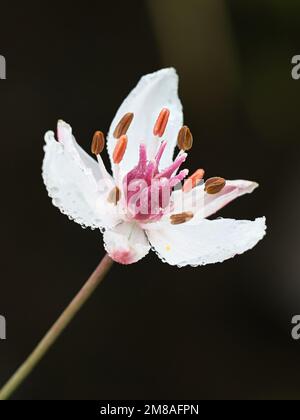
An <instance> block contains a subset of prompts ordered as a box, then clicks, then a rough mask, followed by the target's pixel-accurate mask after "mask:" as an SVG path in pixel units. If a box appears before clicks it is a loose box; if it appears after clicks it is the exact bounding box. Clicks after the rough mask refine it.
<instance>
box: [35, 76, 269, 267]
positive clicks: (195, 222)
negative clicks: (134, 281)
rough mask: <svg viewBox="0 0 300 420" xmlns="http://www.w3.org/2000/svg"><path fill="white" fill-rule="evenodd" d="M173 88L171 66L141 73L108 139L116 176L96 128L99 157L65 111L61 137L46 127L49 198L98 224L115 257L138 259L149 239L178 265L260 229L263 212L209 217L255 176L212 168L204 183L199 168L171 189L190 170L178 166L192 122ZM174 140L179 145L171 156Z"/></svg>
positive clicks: (201, 259)
mask: <svg viewBox="0 0 300 420" xmlns="http://www.w3.org/2000/svg"><path fill="white" fill-rule="evenodd" d="M177 92H178V77H177V74H176V72H175V70H174V69H163V70H161V71H158V72H156V73H153V74H149V75H147V76H144V77H143V78H142V79H141V80H140V82H139V83H138V85H137V87H136V88H135V89H134V90H133V91H132V92H131V93H130V95H129V96H128V97H127V99H126V100H125V101H124V102H123V104H122V105H121V107H120V109H119V110H118V112H117V115H116V117H115V119H114V120H113V122H112V125H111V128H110V131H109V135H108V139H107V148H108V153H109V156H110V160H111V163H112V174H113V176H111V175H110V174H109V173H108V172H107V171H106V169H105V166H104V164H103V162H102V159H101V157H100V153H101V151H102V150H101V149H102V148H103V144H102V143H101V141H102V140H103V139H102V137H101V133H98V137H97V135H96V137H95V139H94V140H95V143H94V145H93V151H94V153H95V154H96V155H97V158H98V161H96V160H95V159H93V158H92V157H90V156H89V155H88V154H87V153H86V152H85V151H83V149H81V147H80V146H79V145H78V144H77V143H76V141H75V138H74V137H73V135H72V129H71V127H70V126H69V125H68V124H66V123H64V122H63V121H59V122H58V130H57V139H58V141H57V140H56V139H55V136H54V133H53V132H48V133H46V136H45V140H46V146H45V159H44V163H43V179H44V182H45V185H46V187H47V190H48V193H49V196H50V197H51V198H52V199H53V204H54V205H55V206H57V207H58V208H59V209H60V210H61V211H62V213H64V214H66V215H68V216H69V218H70V219H73V220H74V221H75V222H77V223H79V224H81V225H82V226H84V227H91V228H92V229H96V228H99V229H100V230H101V232H102V233H103V234H104V246H105V249H106V251H107V252H108V254H109V255H110V256H111V258H113V259H114V260H115V261H117V262H119V263H122V264H131V263H134V262H137V261H139V260H140V259H141V258H143V257H144V256H145V255H146V254H148V252H149V251H150V248H152V249H153V250H155V251H156V252H157V254H158V255H159V257H160V258H161V259H162V260H163V261H165V262H167V263H169V264H171V265H177V266H180V267H182V266H186V265H192V266H198V265H205V264H210V263H216V262H222V261H224V260H227V259H229V258H231V257H234V256H235V255H236V254H242V253H243V252H245V251H247V250H249V249H251V248H253V247H254V246H255V245H256V244H257V242H258V241H260V240H261V239H262V238H263V236H264V235H265V230H266V225H265V218H264V217H263V218H259V219H256V220H255V221H247V220H234V219H216V220H208V219H207V217H209V216H210V215H212V214H214V213H216V212H217V211H218V210H219V209H221V208H222V207H223V206H225V205H226V204H228V203H229V202H230V201H232V200H234V199H235V198H237V197H239V196H241V195H243V194H246V193H251V192H252V191H253V190H254V189H255V188H256V187H257V184H256V183H254V182H250V181H243V180H237V181H226V182H225V181H224V180H222V179H221V178H214V179H211V180H208V181H207V182H206V183H205V184H204V183H203V180H202V178H203V176H204V171H203V170H198V171H197V172H196V173H195V174H194V175H192V177H190V178H189V181H187V182H186V184H185V185H184V188H180V189H178V188H176V190H175V191H174V187H178V184H179V183H180V182H181V181H182V180H183V179H184V178H185V177H186V176H187V173H188V171H187V170H182V171H180V172H178V170H179V167H180V166H181V165H182V164H183V162H185V160H186V158H187V153H185V151H187V150H189V149H190V148H191V145H192V136H191V133H190V131H189V130H188V128H187V127H183V128H182V125H183V114H182V106H181V103H180V100H179V98H178V93H177ZM161 110H162V111H161ZM120 121H121V123H120ZM153 127H155V128H154V130H153ZM178 133H180V134H179V137H178ZM161 137H163V138H164V141H161ZM177 141H178V144H179V146H180V147H181V149H183V150H181V151H180V152H179V154H178V155H177V157H176V159H175V160H174V161H173V156H174V149H175V146H176V143H177ZM97 149H98V150H97Z"/></svg>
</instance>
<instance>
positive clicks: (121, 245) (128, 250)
mask: <svg viewBox="0 0 300 420" xmlns="http://www.w3.org/2000/svg"><path fill="white" fill-rule="evenodd" d="M103 240H104V247H105V249H106V252H107V253H108V254H109V255H110V257H111V258H112V259H113V260H114V261H116V262H118V263H120V264H133V263H135V262H137V261H139V260H141V259H142V258H144V257H145V256H146V255H147V254H148V252H149V251H150V244H149V241H148V239H147V237H146V235H145V234H144V232H143V230H142V229H141V228H140V227H139V226H138V225H137V224H136V223H126V222H124V223H120V224H119V225H118V226H116V227H115V228H113V229H111V230H106V231H105V232H104V236H103Z"/></svg>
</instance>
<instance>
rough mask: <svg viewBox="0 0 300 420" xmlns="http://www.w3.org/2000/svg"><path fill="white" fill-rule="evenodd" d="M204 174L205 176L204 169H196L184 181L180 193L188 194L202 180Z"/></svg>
mask: <svg viewBox="0 0 300 420" xmlns="http://www.w3.org/2000/svg"><path fill="white" fill-rule="evenodd" d="M204 174H205V172H204V169H198V170H197V171H196V172H195V173H194V174H193V175H192V176H190V177H189V178H188V179H187V180H186V181H185V183H184V186H183V188H182V191H183V192H185V193H188V192H190V191H191V190H192V189H193V188H195V187H196V186H197V185H198V184H199V183H200V181H201V180H202V179H203V178H204Z"/></svg>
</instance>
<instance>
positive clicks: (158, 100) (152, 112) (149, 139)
mask: <svg viewBox="0 0 300 420" xmlns="http://www.w3.org/2000/svg"><path fill="white" fill-rule="evenodd" d="M162 108H168V109H169V110H170V112H171V115H170V118H169V123H168V126H167V129H166V131H165V135H164V137H163V138H164V140H166V141H167V145H166V150H165V152H164V154H163V156H162V157H161V162H160V167H161V168H164V167H166V166H168V165H170V164H171V163H172V160H173V155H174V148H175V146H176V142H177V134H178V131H179V130H180V128H181V127H182V125H183V113H182V105H181V102H180V100H179V98H178V76H177V74H176V71H175V70H174V69H173V68H167V69H163V70H160V71H157V72H155V73H152V74H148V75H146V76H144V77H142V79H141V80H140V81H139V83H138V85H137V86H136V88H135V89H134V90H133V91H132V92H131V93H130V94H129V96H128V97H127V98H126V99H125V101H124V102H123V103H122V105H121V107H120V108H119V110H118V112H117V114H116V116H115V118H114V120H113V122H112V124H111V127H110V130H109V135H108V142H107V147H108V152H109V155H110V157H111V161H112V155H113V150H114V147H115V144H116V139H115V138H114V136H113V133H114V130H115V128H116V126H117V124H118V123H119V121H120V120H121V118H122V117H123V116H124V115H125V114H126V113H128V112H133V113H134V119H133V122H132V124H131V126H130V128H129V130H128V133H127V134H128V146H127V150H126V153H125V156H124V158H123V160H122V162H121V163H120V165H119V166H120V170H121V173H122V174H123V175H125V174H126V173H128V172H129V171H131V170H132V169H133V168H134V167H135V166H136V164H137V162H138V155H139V145H140V144H141V143H146V145H147V152H148V156H150V159H152V158H154V157H155V154H156V151H157V150H158V148H159V145H160V140H159V139H158V138H156V137H154V135H153V127H154V125H155V122H156V119H157V117H158V115H159V113H160V111H161V110H162ZM112 166H113V165H112ZM113 169H114V168H113Z"/></svg>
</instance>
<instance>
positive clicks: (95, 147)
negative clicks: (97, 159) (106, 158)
mask: <svg viewBox="0 0 300 420" xmlns="http://www.w3.org/2000/svg"><path fill="white" fill-rule="evenodd" d="M104 145H105V139H104V134H103V133H102V131H96V132H95V134H94V137H93V141H92V146H91V150H92V153H93V154H94V155H100V153H102V151H103V149H104Z"/></svg>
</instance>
